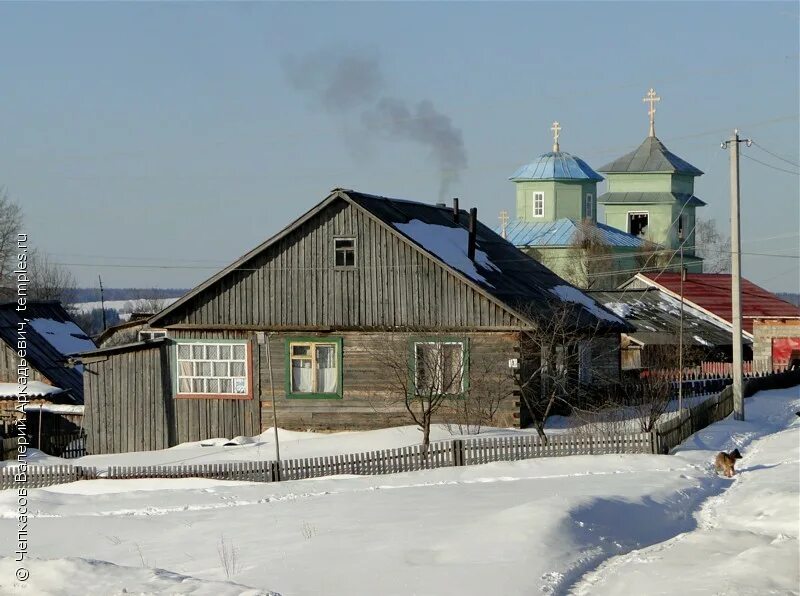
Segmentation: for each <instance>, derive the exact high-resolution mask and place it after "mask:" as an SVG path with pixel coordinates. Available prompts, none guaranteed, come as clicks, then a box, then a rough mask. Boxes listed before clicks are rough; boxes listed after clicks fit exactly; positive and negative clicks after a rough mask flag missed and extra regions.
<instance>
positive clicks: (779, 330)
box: [753, 319, 800, 362]
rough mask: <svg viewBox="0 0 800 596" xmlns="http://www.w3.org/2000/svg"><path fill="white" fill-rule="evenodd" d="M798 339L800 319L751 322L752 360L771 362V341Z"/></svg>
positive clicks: (757, 320) (799, 335)
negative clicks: (778, 338) (779, 338)
mask: <svg viewBox="0 0 800 596" xmlns="http://www.w3.org/2000/svg"><path fill="white" fill-rule="evenodd" d="M776 337H800V319H756V320H755V321H753V360H769V361H770V362H771V360H772V339H773V338H776Z"/></svg>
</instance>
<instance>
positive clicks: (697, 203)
mask: <svg viewBox="0 0 800 596" xmlns="http://www.w3.org/2000/svg"><path fill="white" fill-rule="evenodd" d="M673 201H674V202H677V203H679V204H681V205H688V206H689V207H703V206H704V205H705V204H706V203H705V201H703V200H701V199H698V198H697V197H696V196H694V195H690V194H685V193H677V192H607V193H604V194H602V195H600V196H599V197H597V202H598V203H599V204H601V205H609V204H613V203H641V204H645V203H650V204H652V203H672V202H673Z"/></svg>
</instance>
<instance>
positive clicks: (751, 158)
mask: <svg viewBox="0 0 800 596" xmlns="http://www.w3.org/2000/svg"><path fill="white" fill-rule="evenodd" d="M742 157H746V158H747V159H749V160H751V161H754V162H756V163H760V164H761V165H762V166H766V167H768V168H772V169H773V170H778V171H779V172H786V173H787V174H794V175H795V176H800V172H793V171H792V170H786V169H784V168H779V167H778V166H773V165H772V164H768V163H767V162H765V161H761V160H759V159H756V158H755V157H750V156H749V155H747V154H746V153H742Z"/></svg>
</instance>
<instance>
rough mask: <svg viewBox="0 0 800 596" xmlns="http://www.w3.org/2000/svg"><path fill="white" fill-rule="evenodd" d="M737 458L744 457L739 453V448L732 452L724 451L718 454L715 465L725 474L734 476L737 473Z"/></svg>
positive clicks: (730, 476) (729, 476)
mask: <svg viewBox="0 0 800 596" xmlns="http://www.w3.org/2000/svg"><path fill="white" fill-rule="evenodd" d="M737 459H742V454H741V453H739V450H738V449H734V450H733V451H731V452H730V453H725V452H724V451H722V452H720V453H718V454H717V458H716V459H715V460H714V467H715V468H716V469H717V472H723V474H724V476H726V477H728V478H733V475H734V474H735V473H736V472H735V471H734V469H733V466H734V464H735V463H736V460H737Z"/></svg>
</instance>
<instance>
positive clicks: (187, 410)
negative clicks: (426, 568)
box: [169, 331, 261, 445]
mask: <svg viewBox="0 0 800 596" xmlns="http://www.w3.org/2000/svg"><path fill="white" fill-rule="evenodd" d="M170 336H171V337H175V338H179V337H185V338H191V339H240V340H241V339H245V340H249V341H250V353H251V354H252V358H253V377H254V378H253V380H252V381H253V399H228V398H224V399H214V398H197V399H195V398H191V399H190V398H177V399H173V400H172V402H173V407H174V416H173V420H174V429H175V439H174V440H175V441H176V442H175V443H171V444H173V445H174V444H177V443H185V442H187V441H200V440H203V439H209V438H217V437H225V438H228V439H231V438H233V437H237V436H253V435H257V434H259V433H260V432H261V419H260V414H261V412H260V404H259V399H258V396H259V395H260V394H261V379H260V375H258V374H256V371H258V370H260V368H261V364H260V357H261V353H260V351H259V349H258V346H257V345H256V344H255V341H253V333H252V332H250V333H248V332H244V331H214V332H212V331H192V332H190V333H187V332H182V333H179V332H176V333H171V334H170ZM169 356H170V358H174V350H172V349H170V350H169ZM172 370H173V368H172V364H170V377H171V376H172V372H171V371H172ZM173 383H174V380H173ZM170 395H172V390H171V393H170Z"/></svg>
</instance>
